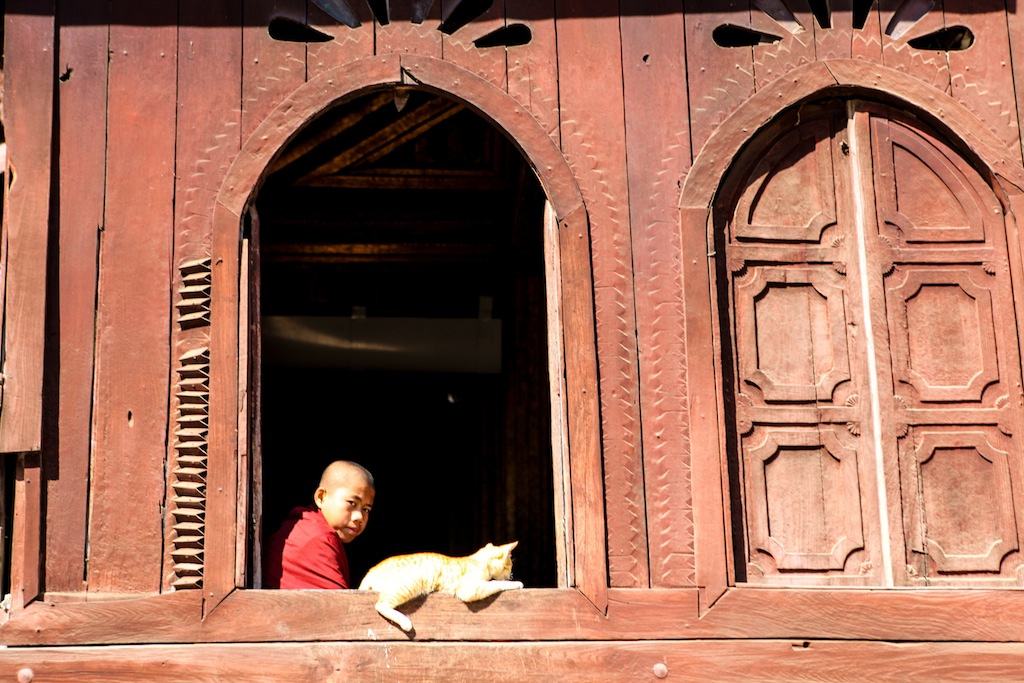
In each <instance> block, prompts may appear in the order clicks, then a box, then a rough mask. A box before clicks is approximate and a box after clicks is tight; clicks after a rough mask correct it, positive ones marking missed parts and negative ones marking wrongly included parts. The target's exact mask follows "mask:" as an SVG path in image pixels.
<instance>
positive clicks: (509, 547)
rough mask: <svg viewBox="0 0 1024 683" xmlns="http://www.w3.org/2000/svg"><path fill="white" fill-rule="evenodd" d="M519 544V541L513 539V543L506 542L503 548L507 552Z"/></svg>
mask: <svg viewBox="0 0 1024 683" xmlns="http://www.w3.org/2000/svg"><path fill="white" fill-rule="evenodd" d="M517 545H519V541H512V542H511V543H506V544H505V545H503V546H501V549H502V550H503V551H505V552H506V553H510V552H512V551H513V550H514V549H515V547H516V546H517Z"/></svg>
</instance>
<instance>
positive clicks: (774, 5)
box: [712, 0, 974, 52]
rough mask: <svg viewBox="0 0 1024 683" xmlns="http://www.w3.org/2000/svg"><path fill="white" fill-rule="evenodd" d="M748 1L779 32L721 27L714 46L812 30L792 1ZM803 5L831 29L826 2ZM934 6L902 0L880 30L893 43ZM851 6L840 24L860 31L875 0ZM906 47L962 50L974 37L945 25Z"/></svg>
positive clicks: (929, 1) (928, 0)
mask: <svg viewBox="0 0 1024 683" xmlns="http://www.w3.org/2000/svg"><path fill="white" fill-rule="evenodd" d="M752 2H753V5H754V6H755V7H756V8H757V9H758V10H760V11H761V12H762V13H763V14H764V15H766V16H767V17H768V18H770V19H771V20H772V21H774V22H775V24H776V25H778V27H779V32H778V33H777V34H776V33H772V32H768V31H761V30H757V29H754V28H750V27H746V26H737V25H735V24H721V25H720V26H718V27H716V28H715V30H714V32H713V34H712V37H713V38H714V41H715V43H716V44H718V45H719V46H721V47H753V46H755V45H763V44H768V43H779V42H782V41H783V40H784V37H785V34H786V33H787V32H788V33H790V34H794V35H795V34H798V33H803V32H804V31H811V30H814V27H813V26H810V25H807V24H808V22H807V21H801V19H800V18H799V16H800V14H799V13H798V12H794V11H793V9H792V6H793V5H795V4H797V3H796V2H795V1H794V0H752ZM804 2H806V6H807V7H808V8H809V9H810V11H811V14H812V15H813V22H814V23H816V24H817V26H818V28H819V29H822V30H827V29H830V28H832V24H833V15H834V14H835V12H833V11H832V9H831V7H830V3H829V1H828V0H801V1H800V3H799V4H801V5H803V4H804ZM935 3H936V0H903V2H901V3H900V4H899V6H898V7H897V8H896V9H895V10H894V11H893V12H892V13H891V16H889V13H885V15H886V17H887V18H888V21H887V22H885V25H884V26H883V28H882V31H883V32H884V33H885V35H887V36H888V37H890V38H892V39H893V40H898V39H899V38H902V37H903V36H904V35H906V34H907V32H908V31H910V30H911V29H912V28H914V26H915V25H917V23H918V22H920V21H921V19H923V18H924V17H925V16H926V15H927V14H928V13H929V12H931V11H932V9H934V8H935ZM851 5H852V7H851V8H850V9H848V10H844V11H846V12H849V13H850V14H851V15H852V16H851V21H849V22H843V24H844V25H852V26H853V28H854V30H858V31H859V30H863V29H864V26H865V25H866V24H867V20H868V17H869V16H871V13H872V12H874V11H879V10H878V8H877V7H876V6H875V0H853V2H852V3H851ZM907 44H908V45H909V46H910V47H912V48H915V49H918V50H939V51H944V52H952V51H956V50H966V49H967V48H969V47H971V45H973V44H974V34H973V33H972V32H971V30H970V29H969V28H967V27H966V26H946V27H944V28H942V29H940V30H938V31H933V32H932V33H928V34H926V35H923V36H918V37H917V38H914V39H912V40H909V41H907Z"/></svg>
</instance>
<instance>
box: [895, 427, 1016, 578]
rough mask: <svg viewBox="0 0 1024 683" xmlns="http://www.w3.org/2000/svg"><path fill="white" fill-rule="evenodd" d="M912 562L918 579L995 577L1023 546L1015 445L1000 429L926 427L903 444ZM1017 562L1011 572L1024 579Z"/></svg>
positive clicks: (911, 568) (909, 557)
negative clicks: (1017, 504) (1015, 492)
mask: <svg viewBox="0 0 1024 683" xmlns="http://www.w3.org/2000/svg"><path fill="white" fill-rule="evenodd" d="M901 446H902V454H901V465H902V467H901V477H902V478H903V480H904V481H905V482H906V483H907V484H908V485H909V488H910V489H911V490H913V491H917V492H918V494H917V495H916V496H907V497H905V510H904V517H905V523H906V527H907V528H906V533H907V564H908V568H909V571H910V574H911V577H912V578H917V577H920V578H925V577H929V576H934V575H951V574H956V575H959V577H960V578H964V577H966V576H967V575H970V576H977V575H979V574H988V575H991V576H994V577H999V576H1000V572H1001V569H1002V568H1003V565H1004V559H1005V558H1006V556H1007V555H1009V554H1010V553H1013V552H1015V551H1017V550H1018V549H1019V547H1020V544H1019V540H1018V532H1017V523H1016V519H1015V515H1014V505H1013V494H1012V490H1013V482H1012V478H1011V471H1010V459H1011V455H1010V453H1011V449H1012V448H1013V443H1012V439H1011V438H1009V437H1007V436H1006V435H1005V434H1003V433H1001V432H1000V431H999V430H998V429H996V428H991V427H989V428H983V427H978V426H973V427H969V428H941V427H922V428H916V429H914V430H913V431H912V432H911V433H910V434H909V435H908V438H907V439H905V440H904V441H903V442H901ZM1019 564H1020V562H1019V560H1018V561H1017V562H1013V563H1010V562H1007V563H1006V565H1007V567H1006V573H1007V574H1008V575H1009V578H1011V579H1015V578H1016V567H1017V566H1018V565H1019Z"/></svg>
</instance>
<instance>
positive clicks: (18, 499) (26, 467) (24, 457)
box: [10, 453, 43, 614]
mask: <svg viewBox="0 0 1024 683" xmlns="http://www.w3.org/2000/svg"><path fill="white" fill-rule="evenodd" d="M42 490H43V483H42V474H41V467H40V461H39V454H38V453H23V454H21V455H19V456H18V458H17V462H16V464H15V471H14V504H13V506H12V508H13V511H14V519H13V520H11V534H12V542H11V560H10V561H11V564H10V567H11V575H10V578H11V611H12V613H13V614H17V613H18V612H19V611H20V610H22V609H24V608H25V606H26V605H28V604H29V603H31V602H32V601H33V600H35V599H36V597H37V596H38V595H39V592H40V590H41V588H42V584H41V581H42V578H43V577H42V571H41V570H42V568H43V567H42V551H43V548H42V537H41V534H42V526H41V524H40V514H39V511H40V510H41V509H42Z"/></svg>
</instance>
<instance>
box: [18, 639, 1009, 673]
mask: <svg viewBox="0 0 1024 683" xmlns="http://www.w3.org/2000/svg"><path fill="white" fill-rule="evenodd" d="M1022 654H1024V650H1022V648H1021V646H1020V645H1018V644H986V645H982V646H972V645H967V644H963V643H930V644H896V643H866V642H857V641H853V642H842V641H796V642H794V641H767V642H757V643H736V642H701V641H697V642H686V643H676V642H660V641H654V642H648V643H633V644H628V645H619V644H606V643H591V644H579V643H538V644H502V643H476V644H469V643H467V644H462V645H460V646H457V647H446V648H441V647H430V646H423V645H417V644H414V643H400V644H395V643H391V644H383V643H381V644H361V645H351V644H342V643H330V644H304V645H300V644H296V645H283V644H275V645H264V646H244V647H231V646H202V647H192V646H183V645H176V646H163V647H159V648H153V649H152V650H149V651H147V652H145V653H141V654H140V653H136V652H135V651H134V650H133V649H132V648H125V647H116V648H103V649H99V648H74V649H67V650H66V651H63V650H54V649H42V650H28V651H17V652H12V653H9V654H8V655H5V656H4V657H3V661H2V662H0V674H2V675H4V676H7V677H9V678H11V679H14V677H15V676H16V675H18V673H19V672H20V671H22V670H23V669H28V670H30V671H32V674H33V675H34V676H35V677H36V678H37V679H38V678H44V679H46V680H55V681H68V682H72V681H88V680H95V679H96V678H97V677H102V678H103V679H104V680H108V681H134V680H138V679H139V678H146V679H147V680H153V681H178V680H181V679H182V678H183V677H184V678H192V679H201V680H246V681H254V682H258V681H267V682H270V681H278V680H282V679H289V678H292V679H302V680H333V678H334V677H344V678H345V679H346V680H379V679H380V678H382V677H386V678H394V679H400V680H409V681H420V680H436V679H437V678H438V677H442V678H444V680H450V681H463V680H467V681H469V680H480V679H481V678H485V679H486V680H489V681H548V680H551V679H552V678H557V679H559V680H564V681H589V680H593V679H594V678H595V677H597V678H600V677H606V676H607V675H608V672H616V673H617V674H619V675H621V676H622V677H623V678H628V679H631V680H645V679H651V680H657V679H658V678H660V677H666V676H667V677H677V676H679V675H680V674H682V675H685V676H687V677H693V678H694V679H696V680H743V679H757V680H762V681H792V680H795V679H800V678H813V679H817V680H852V679H859V678H861V677H863V678H865V679H872V680H885V679H902V678H904V677H911V678H919V679H929V680H935V679H942V680H988V679H1002V678H1004V677H1006V678H1019V677H1020V676H1022V675H1024V667H1022V665H1021V658H1022Z"/></svg>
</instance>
